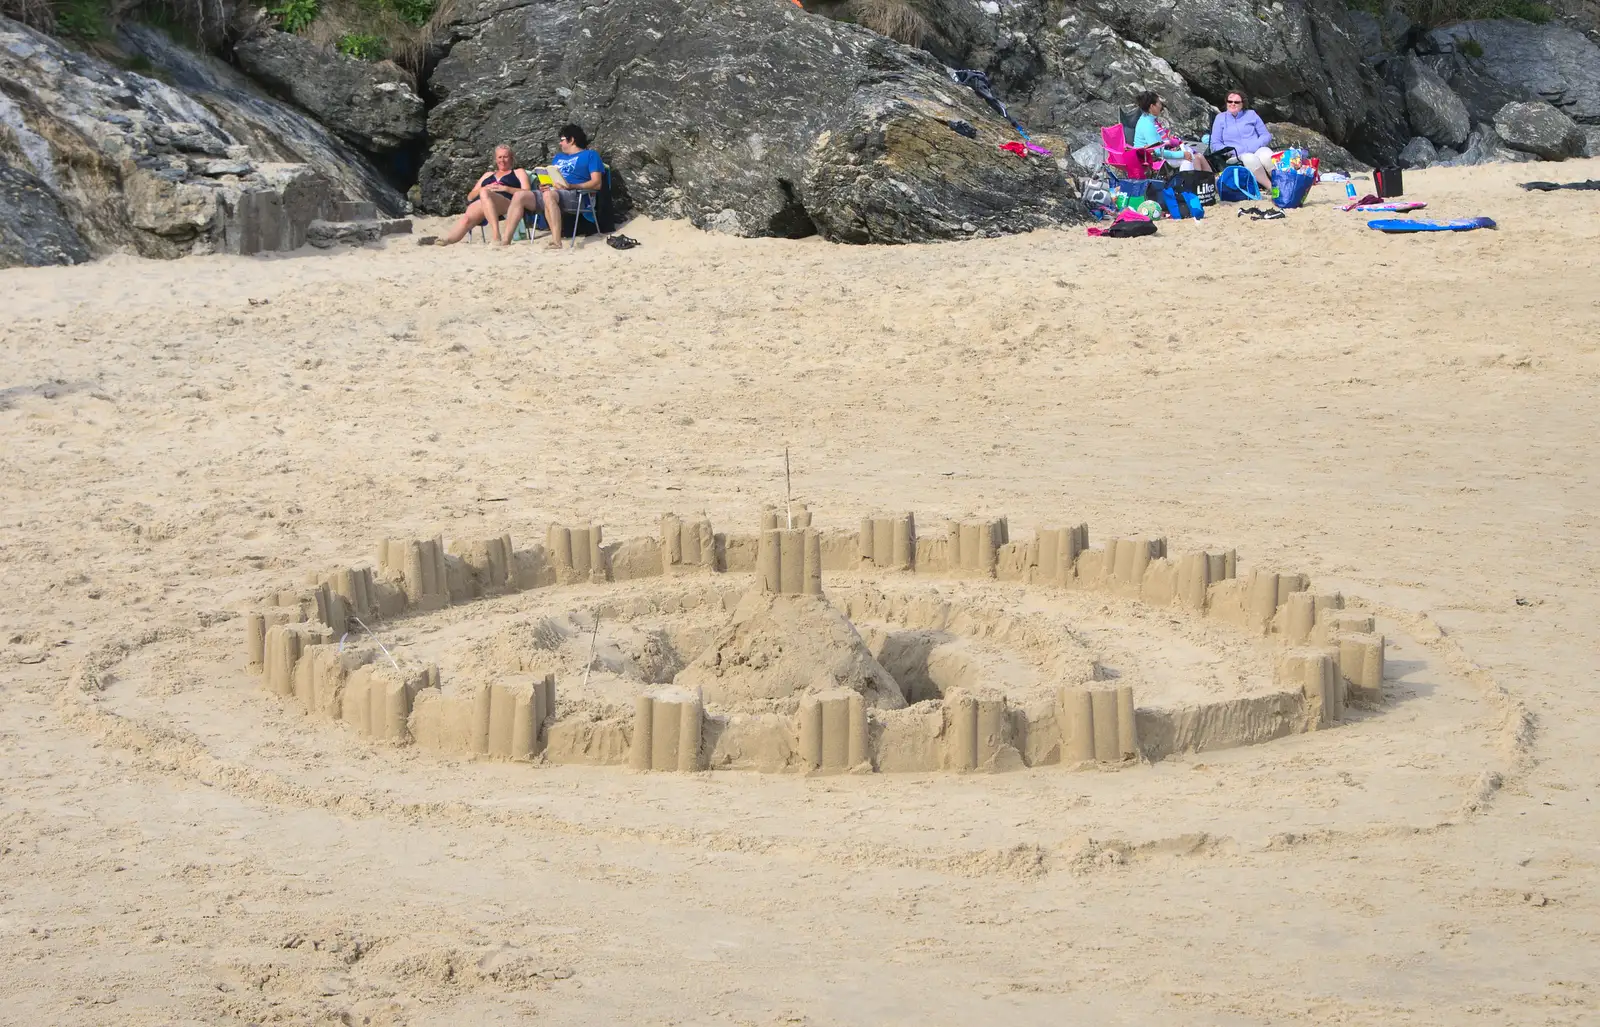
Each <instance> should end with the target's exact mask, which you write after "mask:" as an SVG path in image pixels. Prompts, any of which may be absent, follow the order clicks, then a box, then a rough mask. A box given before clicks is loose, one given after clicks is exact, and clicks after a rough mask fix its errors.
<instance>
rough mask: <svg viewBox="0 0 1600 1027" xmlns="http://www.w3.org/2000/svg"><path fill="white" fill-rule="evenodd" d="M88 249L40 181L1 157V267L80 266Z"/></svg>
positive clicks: (53, 195)
mask: <svg viewBox="0 0 1600 1027" xmlns="http://www.w3.org/2000/svg"><path fill="white" fill-rule="evenodd" d="M88 259H89V249H88V247H86V246H84V244H83V240H82V239H80V238H78V232H77V229H75V228H73V227H72V223H71V222H70V221H68V220H67V215H66V212H65V211H63V210H62V209H61V201H60V200H57V199H56V197H55V194H54V193H52V192H51V191H50V189H49V188H48V187H47V186H46V185H45V184H44V183H43V182H42V181H40V180H39V178H38V176H36V175H33V174H30V173H29V172H27V171H24V170H23V169H21V168H18V167H13V166H12V165H11V164H10V163H9V162H8V161H7V160H6V157H5V155H4V154H0V267H43V266H45V265H49V264H79V263H82V262H83V261H85V260H88Z"/></svg>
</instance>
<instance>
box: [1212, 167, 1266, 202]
mask: <svg viewBox="0 0 1600 1027" xmlns="http://www.w3.org/2000/svg"><path fill="white" fill-rule="evenodd" d="M1217 196H1219V197H1220V198H1222V199H1224V200H1227V201H1228V202H1229V203H1246V202H1254V201H1256V200H1259V199H1261V183H1260V182H1257V181H1256V176H1254V175H1252V174H1251V173H1250V169H1249V168H1247V167H1245V166H1244V165H1243V164H1230V165H1228V166H1227V167H1225V168H1223V169H1222V171H1221V172H1219V173H1218V174H1217Z"/></svg>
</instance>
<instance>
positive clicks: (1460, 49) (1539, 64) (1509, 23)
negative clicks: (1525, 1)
mask: <svg viewBox="0 0 1600 1027" xmlns="http://www.w3.org/2000/svg"><path fill="white" fill-rule="evenodd" d="M1417 50H1418V52H1419V53H1422V54H1424V55H1427V56H1428V58H1429V60H1430V62H1431V63H1432V64H1433V65H1434V67H1435V69H1436V70H1437V71H1438V72H1439V74H1440V75H1441V76H1442V77H1443V78H1444V80H1445V81H1446V82H1448V83H1449V84H1450V88H1451V89H1453V90H1454V91H1455V92H1456V93H1458V94H1459V95H1460V96H1461V98H1462V100H1463V101H1465V103H1466V106H1467V110H1468V112H1469V113H1470V114H1471V115H1472V118H1473V120H1474V121H1488V120H1490V119H1492V118H1493V117H1494V115H1495V114H1496V113H1497V112H1498V111H1499V110H1500V108H1501V107H1503V106H1504V105H1505V104H1507V103H1511V102H1513V101H1519V100H1544V101H1546V102H1548V103H1550V104H1551V105H1553V106H1554V107H1556V108H1557V109H1558V110H1560V111H1561V112H1562V113H1563V114H1565V115H1567V116H1568V117H1569V118H1571V119H1572V120H1574V121H1576V122H1579V123H1581V124H1588V125H1595V124H1600V46H1596V45H1595V44H1594V43H1593V42H1591V41H1590V40H1589V39H1587V38H1586V37H1585V36H1583V35H1582V34H1580V33H1578V32H1574V31H1573V30H1571V29H1569V28H1567V27H1565V26H1563V25H1558V24H1553V23H1552V24H1549V25H1533V24H1530V23H1528V22H1525V21H1518V20H1515V19H1504V20H1499V21H1467V22H1462V23H1460V24H1459V25H1451V26H1449V27H1448V28H1442V29H1435V30H1434V31H1432V32H1429V33H1428V34H1427V35H1425V36H1424V37H1423V38H1422V39H1421V40H1419V41H1418V44H1417ZM1480 50H1481V56H1480V55H1477V54H1478V51H1480Z"/></svg>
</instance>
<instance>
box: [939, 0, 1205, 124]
mask: <svg viewBox="0 0 1600 1027" xmlns="http://www.w3.org/2000/svg"><path fill="white" fill-rule="evenodd" d="M979 28H980V29H981V33H969V36H973V37H975V38H976V42H975V43H974V44H973V46H972V48H971V49H970V50H969V51H968V52H967V53H965V54H963V55H961V57H960V62H959V63H960V64H961V65H962V66H964V67H974V68H979V69H982V70H983V71H985V72H987V73H988V74H989V77H990V79H991V80H992V81H993V82H994V84H995V87H996V88H997V89H998V90H999V91H1000V92H1001V95H1002V96H1004V98H1005V100H1006V102H1007V104H1008V105H1009V106H1010V107H1011V108H1012V111H1013V113H1015V114H1017V115H1018V117H1019V120H1021V121H1022V123H1023V124H1024V125H1025V126H1026V127H1027V128H1028V130H1029V131H1030V132H1047V133H1053V134H1057V135H1061V136H1064V137H1066V138H1067V139H1068V140H1069V141H1070V143H1071V145H1072V146H1074V147H1081V146H1083V145H1086V144H1089V143H1096V142H1098V140H1099V138H1100V128H1101V127H1102V126H1105V125H1115V124H1117V122H1118V121H1119V120H1120V117H1121V113H1122V111H1123V110H1124V109H1125V108H1132V106H1133V102H1134V98H1135V97H1137V96H1138V95H1139V94H1140V93H1141V92H1144V91H1146V90H1149V91H1150V92H1154V93H1159V94H1160V95H1161V97H1162V99H1163V100H1165V101H1166V105H1165V111H1164V112H1163V117H1164V118H1165V120H1166V121H1167V123H1168V125H1169V126H1170V127H1171V128H1172V129H1174V130H1175V131H1177V132H1178V133H1180V134H1182V135H1183V136H1184V137H1186V138H1191V139H1198V138H1199V137H1200V136H1201V135H1203V134H1204V133H1206V132H1207V131H1209V130H1210V128H1211V119H1212V118H1213V117H1214V116H1215V115H1216V112H1217V109H1216V108H1215V107H1213V106H1212V105H1211V104H1210V103H1207V102H1206V101H1205V100H1202V99H1200V98H1198V97H1196V96H1195V95H1194V94H1193V93H1191V92H1190V90H1189V86H1188V84H1187V83H1186V82H1185V81H1184V80H1183V76H1181V75H1179V74H1178V73H1177V72H1176V71H1174V70H1173V67H1172V65H1170V64H1168V63H1167V62H1166V61H1165V60H1163V59H1162V58H1160V57H1158V56H1157V55H1155V54H1154V53H1152V52H1150V50H1148V49H1146V48H1145V47H1144V46H1143V45H1141V44H1139V43H1136V42H1133V41H1132V40H1128V39H1124V38H1122V37H1121V36H1119V35H1117V33H1116V32H1115V31H1113V30H1112V28H1111V26H1109V25H1107V24H1106V23H1105V22H1104V21H1102V20H1100V19H1099V18H1097V17H1095V16H1094V15H1093V14H1090V13H1088V12H1086V11H1082V10H1074V9H1072V8H1070V7H1065V6H1063V5H1061V4H1059V3H1044V2H1038V0H1034V2H1024V3H1013V4H1007V5H1005V6H1003V7H1002V8H1001V9H1000V13H999V14H998V15H995V16H993V17H990V18H985V19H984V21H983V23H982V25H981V26H979Z"/></svg>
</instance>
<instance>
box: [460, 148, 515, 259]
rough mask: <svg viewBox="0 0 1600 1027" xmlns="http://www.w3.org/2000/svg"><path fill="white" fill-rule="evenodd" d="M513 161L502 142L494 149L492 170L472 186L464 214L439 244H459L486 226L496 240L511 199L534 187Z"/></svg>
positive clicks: (508, 149)
mask: <svg viewBox="0 0 1600 1027" xmlns="http://www.w3.org/2000/svg"><path fill="white" fill-rule="evenodd" d="M514 160H515V158H514V157H513V156H512V155H511V147H509V146H507V145H505V144H504V143H501V144H500V145H499V146H497V147H495V149H494V170H493V171H491V172H489V173H488V174H487V175H484V176H483V177H482V178H480V179H478V184H477V185H475V186H473V187H472V191H471V192H470V193H468V194H467V210H466V213H464V214H462V215H461V220H459V221H457V222H456V223H455V227H454V228H452V229H450V234H449V235H447V236H445V237H444V238H443V239H440V240H439V245H441V246H449V245H450V244H451V243H457V242H460V241H461V240H462V239H464V238H465V237H466V234H467V233H468V232H470V231H472V230H473V229H474V228H477V227H478V226H479V225H481V224H485V223H487V224H488V226H489V232H490V234H491V235H494V236H495V237H496V238H498V237H499V234H500V219H501V218H502V217H504V216H505V212H506V208H507V207H509V206H511V197H512V196H514V195H516V193H517V191H518V190H519V189H531V188H533V186H532V184H531V183H530V182H529V181H528V173H527V172H526V171H524V170H523V169H522V168H513V167H512V166H511V164H512V162H513V161H514Z"/></svg>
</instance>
